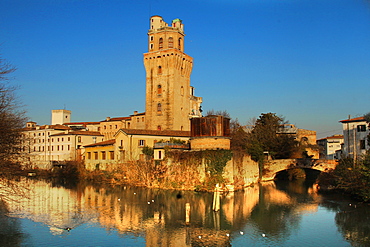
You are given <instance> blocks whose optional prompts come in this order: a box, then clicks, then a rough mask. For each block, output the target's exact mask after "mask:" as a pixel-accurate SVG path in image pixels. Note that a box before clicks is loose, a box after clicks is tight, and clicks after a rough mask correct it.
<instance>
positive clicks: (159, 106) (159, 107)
mask: <svg viewBox="0 0 370 247" xmlns="http://www.w3.org/2000/svg"><path fill="white" fill-rule="evenodd" d="M157 112H158V113H161V112H162V104H161V103H158V104H157Z"/></svg>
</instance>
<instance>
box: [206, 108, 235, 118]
mask: <svg viewBox="0 0 370 247" xmlns="http://www.w3.org/2000/svg"><path fill="white" fill-rule="evenodd" d="M212 115H220V116H223V117H227V118H230V114H229V113H228V112H227V111H226V110H223V111H221V110H218V111H215V110H213V109H212V110H209V111H207V113H206V116H212Z"/></svg>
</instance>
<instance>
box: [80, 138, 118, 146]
mask: <svg viewBox="0 0 370 247" xmlns="http://www.w3.org/2000/svg"><path fill="white" fill-rule="evenodd" d="M115 142H116V140H114V139H112V140H108V141H103V142H97V143H93V144H89V145H86V146H84V147H97V146H109V145H113V144H114V143H115Z"/></svg>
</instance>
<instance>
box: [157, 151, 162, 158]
mask: <svg viewBox="0 0 370 247" xmlns="http://www.w3.org/2000/svg"><path fill="white" fill-rule="evenodd" d="M158 159H160V160H161V159H162V151H159V152H158Z"/></svg>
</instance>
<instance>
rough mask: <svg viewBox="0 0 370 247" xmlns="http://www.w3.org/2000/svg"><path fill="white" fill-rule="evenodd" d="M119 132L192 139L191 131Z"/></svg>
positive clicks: (142, 130) (136, 130)
mask: <svg viewBox="0 0 370 247" xmlns="http://www.w3.org/2000/svg"><path fill="white" fill-rule="evenodd" d="M119 131H122V132H124V133H126V134H128V135H150V136H176V137H190V131H180V130H145V129H120V130H119ZM119 131H118V132H119ZM118 132H117V133H118Z"/></svg>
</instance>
